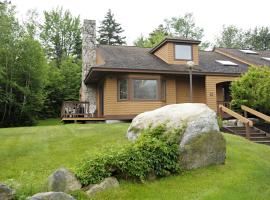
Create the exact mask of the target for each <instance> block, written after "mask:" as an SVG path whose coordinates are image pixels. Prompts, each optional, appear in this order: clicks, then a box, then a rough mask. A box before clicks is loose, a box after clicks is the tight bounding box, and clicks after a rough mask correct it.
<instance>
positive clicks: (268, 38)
mask: <svg viewBox="0 0 270 200" xmlns="http://www.w3.org/2000/svg"><path fill="white" fill-rule="evenodd" d="M248 33H249V36H250V37H249V40H248V43H249V45H250V48H252V49H255V50H269V49H270V29H269V28H268V27H256V28H254V29H253V30H250V31H248Z"/></svg>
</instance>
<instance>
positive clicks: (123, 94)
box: [118, 79, 128, 100]
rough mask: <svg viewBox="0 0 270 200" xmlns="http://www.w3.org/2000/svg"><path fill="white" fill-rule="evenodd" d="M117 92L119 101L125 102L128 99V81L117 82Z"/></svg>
mask: <svg viewBox="0 0 270 200" xmlns="http://www.w3.org/2000/svg"><path fill="white" fill-rule="evenodd" d="M118 92H119V94H118V95H119V100H127V99H128V80H127V79H120V80H119V81H118Z"/></svg>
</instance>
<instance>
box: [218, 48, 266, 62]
mask: <svg viewBox="0 0 270 200" xmlns="http://www.w3.org/2000/svg"><path fill="white" fill-rule="evenodd" d="M215 49H216V50H219V51H222V52H224V53H227V54H230V55H232V56H234V57H237V58H239V59H241V60H245V61H247V62H249V63H252V64H254V65H260V66H270V61H267V60H265V59H263V58H262V57H269V58H270V51H255V52H257V53H258V54H246V53H244V52H242V51H240V50H239V49H230V48H215Z"/></svg>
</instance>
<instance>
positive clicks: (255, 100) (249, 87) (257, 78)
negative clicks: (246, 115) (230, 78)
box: [231, 67, 270, 113]
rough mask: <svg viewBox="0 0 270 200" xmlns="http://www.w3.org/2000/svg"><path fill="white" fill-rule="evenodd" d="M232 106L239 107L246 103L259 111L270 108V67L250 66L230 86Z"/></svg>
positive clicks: (265, 110)
mask: <svg viewBox="0 0 270 200" xmlns="http://www.w3.org/2000/svg"><path fill="white" fill-rule="evenodd" d="M231 91H232V106H233V107H234V108H235V109H240V106H241V105H246V106H249V107H252V108H254V109H257V110H258V111H261V112H264V113H265V112H267V111H268V113H269V110H270V104H269V102H270V69H269V67H251V68H249V70H248V72H247V73H245V74H244V75H242V76H241V77H240V79H239V80H237V81H234V82H233V83H232V86H231Z"/></svg>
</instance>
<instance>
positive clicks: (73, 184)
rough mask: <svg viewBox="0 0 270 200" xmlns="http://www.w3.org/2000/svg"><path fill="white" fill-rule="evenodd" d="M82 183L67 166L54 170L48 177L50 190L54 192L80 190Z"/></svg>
mask: <svg viewBox="0 0 270 200" xmlns="http://www.w3.org/2000/svg"><path fill="white" fill-rule="evenodd" d="M80 188H81V183H80V182H79V181H78V180H77V178H76V177H75V175H74V174H73V173H72V172H70V171H69V170H67V169H65V168H60V169H58V170H56V171H55V172H53V173H52V174H51V175H50V176H49V178H48V190H49V191H54V192H70V191H74V190H79V189H80Z"/></svg>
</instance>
